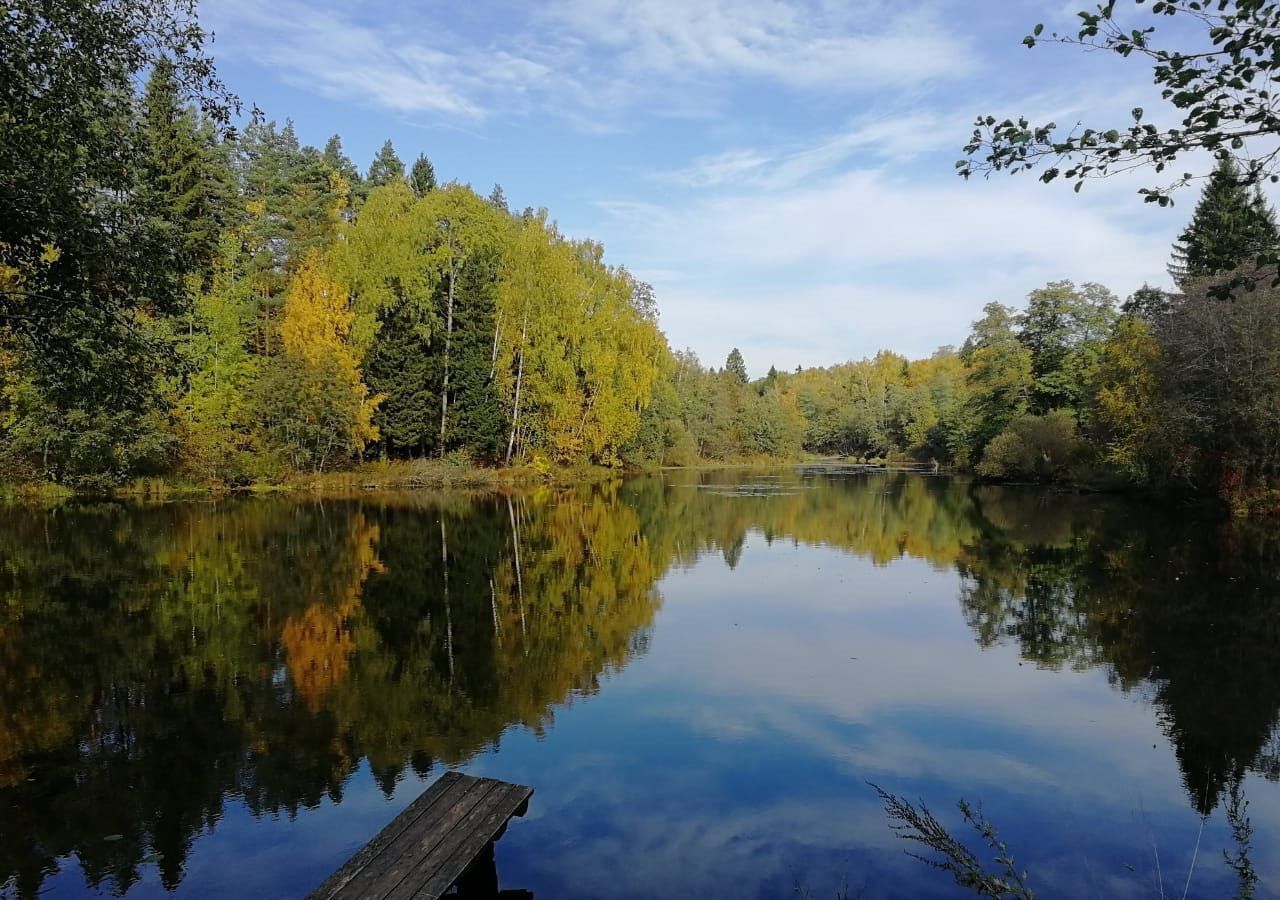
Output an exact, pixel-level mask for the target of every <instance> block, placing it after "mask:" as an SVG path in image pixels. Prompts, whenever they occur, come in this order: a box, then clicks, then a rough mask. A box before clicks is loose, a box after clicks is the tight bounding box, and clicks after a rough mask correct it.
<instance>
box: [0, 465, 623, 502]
mask: <svg viewBox="0 0 1280 900" xmlns="http://www.w3.org/2000/svg"><path fill="white" fill-rule="evenodd" d="M621 474H622V473H621V472H619V471H618V470H617V469H609V468H605V467H603V466H585V465H583V466H571V467H560V468H557V467H552V466H549V465H546V464H538V463H536V462H535V463H534V464H531V465H517V466H483V465H478V464H475V463H472V462H470V461H467V460H461V459H456V458H454V459H450V458H445V459H413V460H377V461H373V462H367V463H362V464H360V465H358V466H355V467H354V468H350V469H341V470H335V471H331V472H298V473H294V474H291V475H289V476H287V477H285V478H282V479H280V480H276V481H262V482H252V483H249V484H242V485H229V484H226V483H223V482H201V481H197V480H193V479H186V478H181V477H176V476H156V477H150V478H135V479H132V480H131V481H128V482H125V483H123V484H120V485H118V486H115V487H112V488H106V489H102V488H98V489H84V488H81V489H76V488H72V487H68V486H66V485H62V484H57V483H54V482H48V481H5V482H0V503H3V504H8V505H14V504H23V505H35V506H44V505H53V504H58V503H62V502H65V501H67V500H70V499H72V498H74V497H100V498H101V497H106V498H115V499H129V500H145V501H152V502H157V501H158V502H163V501H166V500H182V499H196V498H202V497H211V496H212V497H217V496H228V495H233V494H240V495H243V494H249V495H266V494H282V493H306V494H313V495H320V496H346V495H350V494H354V493H362V492H367V491H391V490H453V489H457V490H501V489H503V488H514V487H523V486H529V485H537V484H547V485H557V484H581V483H590V482H596V481H604V480H607V479H610V478H616V477H618V476H619V475H621Z"/></svg>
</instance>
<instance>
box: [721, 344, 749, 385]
mask: <svg viewBox="0 0 1280 900" xmlns="http://www.w3.org/2000/svg"><path fill="white" fill-rule="evenodd" d="M724 370H725V372H727V373H728V374H729V375H730V376H732V378H733V380H734V381H736V382H738V384H746V383H747V382H748V381H750V378H748V376H747V364H746V361H745V360H743V358H742V351H740V350H739V349H738V348H737V347H734V348H733V349H732V350H730V351H729V358H728V359H726V360H725V362H724Z"/></svg>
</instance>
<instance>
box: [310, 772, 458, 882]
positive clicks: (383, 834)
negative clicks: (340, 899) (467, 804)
mask: <svg viewBox="0 0 1280 900" xmlns="http://www.w3.org/2000/svg"><path fill="white" fill-rule="evenodd" d="M466 787H467V778H466V776H465V775H462V774H460V773H458V772H445V773H444V775H442V776H440V778H439V779H437V780H436V782H435V783H434V784H432V785H431V787H429V788H427V789H426V790H425V791H423V792H422V795H421V796H420V797H418V799H416V800H414V801H413V802H412V803H410V804H409V805H408V806H407V807H405V808H404V810H403V811H401V813H400V814H399V815H398V816H396V817H395V818H394V819H392V820H391V822H390V824H388V825H387V827H385V828H383V829H382V830H381V831H379V832H378V833H377V834H376V835H375V836H374V838H373V840H371V841H369V843H367V844H365V845H364V846H363V847H361V848H360V849H359V850H357V851H356V852H355V853H354V854H353V855H352V856H351V858H350V859H348V860H347V861H346V862H345V863H344V864H343V865H342V867H341V868H340V869H338V871H336V872H334V873H333V874H332V875H330V876H329V877H328V878H327V879H326V880H325V882H324V884H322V885H320V886H319V887H318V888H316V889H315V890H314V891H312V892H311V893H310V894H308V895H307V896H308V900H334V898H336V897H337V896H338V894H339V893H340V892H341V891H342V889H343V888H344V887H346V885H347V884H349V883H350V882H351V881H352V880H353V879H355V878H356V877H358V876H359V875H360V873H361V872H363V871H364V870H365V869H366V868H367V867H368V866H369V865H370V863H372V862H374V861H375V860H376V858H377V857H378V856H379V855H381V854H382V852H383V851H384V850H385V849H386V848H387V847H388V845H390V844H391V843H392V842H393V841H395V839H396V838H398V837H400V835H402V834H403V833H404V832H405V831H407V830H408V829H409V828H410V827H412V826H413V824H414V823H415V822H417V821H418V820H419V819H420V818H421V817H422V816H424V815H426V814H427V813H428V812H430V811H431V810H433V809H434V808H436V807H437V806H438V805H440V804H442V803H452V802H453V801H454V799H456V798H455V797H454V795H455V794H461V793H462V792H463V791H464V790H465V789H466Z"/></svg>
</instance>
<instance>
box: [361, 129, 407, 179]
mask: <svg viewBox="0 0 1280 900" xmlns="http://www.w3.org/2000/svg"><path fill="white" fill-rule="evenodd" d="M400 178H404V162H403V161H401V159H400V157H399V156H397V155H396V148H395V146H394V145H393V144H392V143H391V141H387V142H386V143H385V144H383V145H382V149H381V150H379V151H378V155H377V156H375V157H374V158H373V162H371V163H370V164H369V172H368V174H366V175H365V185H366V188H367V190H369V191H372V190H373V189H374V188H376V187H382V185H384V184H390V183H391V182H392V181H395V180H396V179H400Z"/></svg>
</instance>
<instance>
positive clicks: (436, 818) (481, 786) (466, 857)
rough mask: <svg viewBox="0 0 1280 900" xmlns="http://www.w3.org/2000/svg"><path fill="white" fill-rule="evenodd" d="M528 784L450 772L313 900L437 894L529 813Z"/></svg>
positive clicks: (393, 899)
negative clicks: (516, 818) (514, 820)
mask: <svg viewBox="0 0 1280 900" xmlns="http://www.w3.org/2000/svg"><path fill="white" fill-rule="evenodd" d="M532 795H533V790H532V789H531V788H527V787H524V786H522V785H517V784H508V783H507V782H505V781H496V780H494V779H492V778H475V777H472V776H469V775H462V774H459V773H456V772H447V773H445V774H444V775H443V776H441V777H440V779H438V780H437V781H436V783H435V784H433V785H432V786H431V787H429V788H428V789H427V790H426V791H424V792H423V794H422V796H421V797H419V798H418V799H417V800H415V801H414V802H413V803H411V804H410V805H409V806H408V807H407V808H406V809H405V810H404V811H403V812H402V813H400V815H398V816H396V818H395V819H394V820H392V822H391V824H389V825H388V826H387V827H386V828H384V829H382V831H380V832H378V834H377V835H375V836H374V838H373V839H372V840H371V841H370V842H369V843H368V844H366V845H365V846H364V847H363V848H361V849H360V850H359V851H357V852H356V853H355V854H354V855H353V856H352V857H351V858H350V859H349V860H347V862H346V863H345V864H344V865H343V866H342V868H340V869H339V870H338V871H337V872H335V873H334V874H333V875H331V876H330V877H329V878H328V879H326V881H325V882H324V884H322V885H321V886H320V887H318V888H316V890H314V891H312V892H311V894H310V895H308V896H309V898H310V900H357V898H362V900H369V898H374V900H403V898H410V897H412V898H416V900H423V898H429V900H436V898H439V897H440V896H441V895H443V894H444V893H445V891H447V890H448V889H449V888H450V886H451V885H453V884H454V882H456V881H457V880H458V879H459V878H460V877H461V876H462V875H463V874H464V873H466V872H467V870H468V869H469V867H471V865H472V863H473V862H474V860H475V859H476V858H477V857H479V856H480V855H481V854H482V853H483V852H484V851H485V850H486V848H491V846H492V843H493V841H495V840H496V839H497V838H498V837H500V836H501V835H502V833H503V832H504V831H505V830H506V826H507V823H508V822H509V821H510V820H511V818H512V817H513V816H518V815H524V813H525V810H527V809H528V806H529V798H530V797H531V796H532Z"/></svg>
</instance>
